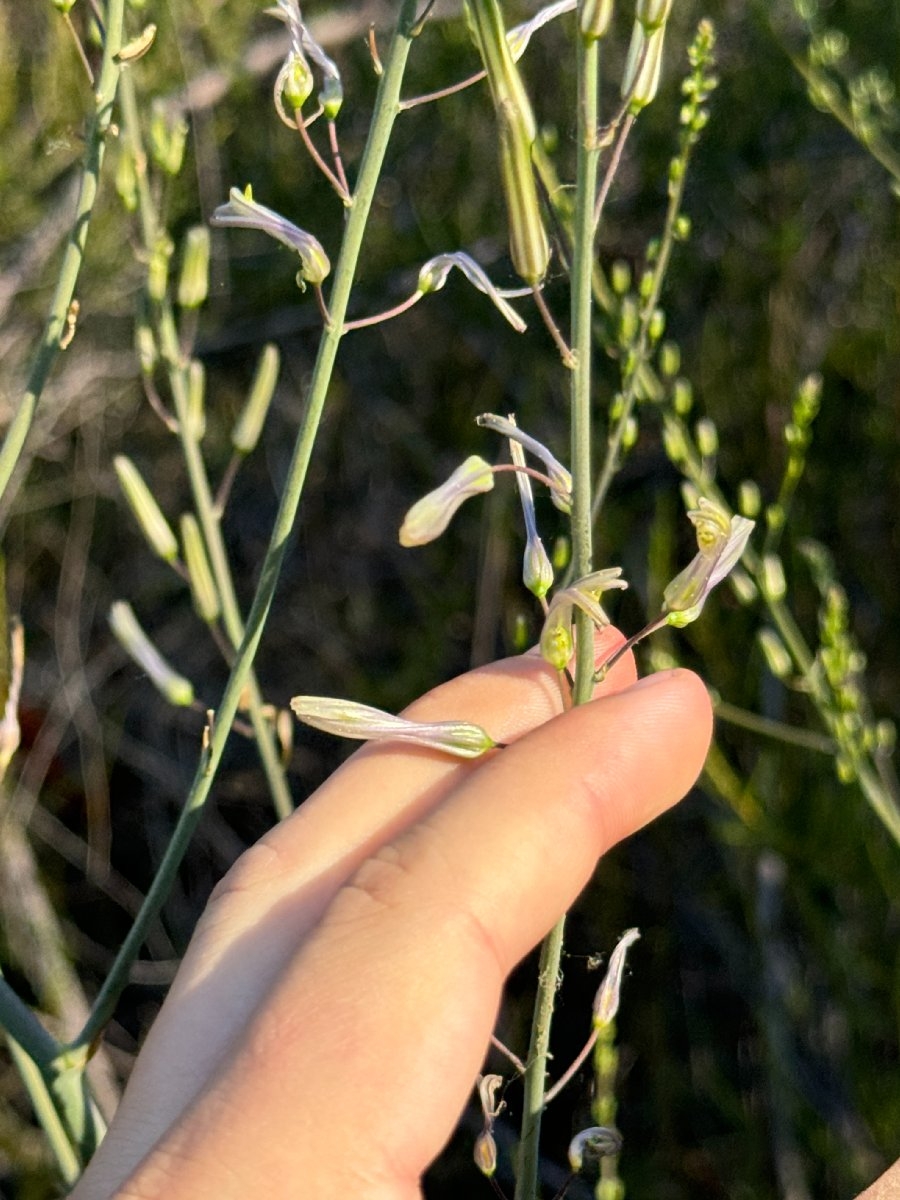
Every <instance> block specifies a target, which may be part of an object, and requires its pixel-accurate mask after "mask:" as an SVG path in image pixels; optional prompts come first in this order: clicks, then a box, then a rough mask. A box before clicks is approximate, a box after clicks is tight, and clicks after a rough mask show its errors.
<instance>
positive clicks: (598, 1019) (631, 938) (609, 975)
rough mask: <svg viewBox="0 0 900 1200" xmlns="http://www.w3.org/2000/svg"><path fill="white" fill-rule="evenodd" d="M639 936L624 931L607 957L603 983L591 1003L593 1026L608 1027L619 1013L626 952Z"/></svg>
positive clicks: (628, 930)
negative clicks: (607, 963)
mask: <svg viewBox="0 0 900 1200" xmlns="http://www.w3.org/2000/svg"><path fill="white" fill-rule="evenodd" d="M640 936H641V932H640V930H639V929H626V930H625V932H624V933H623V934H622V936H621V937H620V938H619V940H618V942H617V943H616V948H615V950H613V952H612V954H611V955H610V956H609V965H608V966H607V968H606V974H605V975H604V976H603V982H602V983H601V984H600V987H599V988H598V989H597V995H596V996H595V997H594V1003H593V1019H594V1025H595V1026H603V1025H608V1024H609V1023H610V1021H614V1020H615V1017H616V1013H617V1012H618V1011H619V996H620V994H621V991H622V975H623V974H624V971H625V959H626V957H627V955H628V951H629V950H630V949H631V947H632V946H633V945H634V943H635V942H636V941H637V940H638V938H639V937H640Z"/></svg>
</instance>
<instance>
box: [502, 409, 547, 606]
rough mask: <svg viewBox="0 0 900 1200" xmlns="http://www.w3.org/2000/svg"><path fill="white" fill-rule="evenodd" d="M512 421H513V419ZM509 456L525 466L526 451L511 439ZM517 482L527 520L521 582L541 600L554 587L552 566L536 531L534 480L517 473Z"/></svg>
mask: <svg viewBox="0 0 900 1200" xmlns="http://www.w3.org/2000/svg"><path fill="white" fill-rule="evenodd" d="M510 420H513V418H512V417H510ZM509 453H510V456H511V457H512V460H513V464H514V466H517V467H524V466H525V451H524V450H523V449H522V447H521V446H520V445H519V443H518V442H514V441H512V440H510V443H509ZM516 483H517V484H518V486H519V500H520V502H521V504H522V516H523V518H524V520H525V554H524V557H523V559H522V582H523V583H524V584H525V586H526V587H527V588H528V590H529V592H532V593H533V594H534V595H535V596H537V598H538V599H539V600H540V599H541V598H542V597H544V596H546V595H547V593H548V592H549V591H550V589H551V587H553V564H552V563H551V562H550V556H549V555H548V554H547V551H546V550H545V549H544V543H543V541H542V540H541V537H540V535H539V534H538V530H537V520H536V518H535V513H534V497H533V495H532V493H531V480H530V479H529V478H528V476H527V475H526V474H525V473H524V471H516Z"/></svg>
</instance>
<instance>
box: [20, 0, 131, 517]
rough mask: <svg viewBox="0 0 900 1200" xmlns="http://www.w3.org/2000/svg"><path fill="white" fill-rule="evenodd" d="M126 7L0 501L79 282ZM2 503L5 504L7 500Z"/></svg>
mask: <svg viewBox="0 0 900 1200" xmlns="http://www.w3.org/2000/svg"><path fill="white" fill-rule="evenodd" d="M124 9H125V0H109V3H108V4H107V6H106V14H105V23H104V31H105V32H104V38H103V61H102V63H101V66H100V73H99V77H98V79H97V86H96V88H95V91H94V112H93V116H92V118H91V122H90V126H89V128H88V132H87V136H86V138H85V152H84V166H83V168H82V176H81V187H80V189H79V193H78V202H77V205H76V209H75V219H74V221H73V222H72V232H71V233H70V234H69V240H68V242H67V243H66V248H65V251H64V253H63V260H62V264H61V266H60V270H59V276H58V278H57V281H56V288H55V289H54V292H53V298H52V300H51V301H50V311H49V313H48V315H47V320H46V323H45V325H44V333H43V337H42V339H41V344H40V346H39V348H38V351H37V354H36V355H35V358H34V362H33V363H32V366H31V372H30V374H29V377H28V382H27V384H26V386H25V392H24V394H23V396H22V398H21V400H20V401H19V403H18V405H17V406H16V410H15V416H14V417H13V419H12V421H11V422H10V424H9V428H8V429H7V431H6V436H5V437H4V439H3V446H2V448H0V500H5V499H6V492H7V489H8V487H9V482H10V479H11V477H12V473H13V471H14V470H15V468H16V464H17V463H18V461H19V456H20V455H21V453H22V447H23V446H24V445H25V439H26V437H27V436H28V431H29V430H30V429H31V426H32V423H33V421H34V414H35V412H36V410H37V406H38V401H39V400H40V397H41V394H42V392H43V390H44V387H45V385H46V383H47V380H48V379H49V377H50V372H51V371H52V369H53V364H54V363H55V362H56V356H57V354H58V353H59V351H60V348H61V342H62V338H63V335H64V333H65V331H66V319H67V317H68V316H69V313H70V306H71V304H72V300H73V297H74V295H75V285H76V284H77V282H78V275H79V272H80V271H81V264H82V262H83V261H84V252H85V246H86V244H87V235H88V229H89V227H90V224H91V217H92V215H93V211H94V202H95V200H96V198H97V191H98V188H99V186H100V171H101V168H102V166H103V155H104V151H105V149H106V139H107V135H108V133H109V127H110V124H111V122H112V114H113V105H114V103H115V99H116V89H117V87H118V83H119V76H120V73H121V70H122V68H121V64H120V63H119V61H118V54H119V51H120V50H121V48H122V25H123V14H124ZM4 507H6V506H5V505H4Z"/></svg>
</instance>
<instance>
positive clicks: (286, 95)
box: [267, 0, 344, 129]
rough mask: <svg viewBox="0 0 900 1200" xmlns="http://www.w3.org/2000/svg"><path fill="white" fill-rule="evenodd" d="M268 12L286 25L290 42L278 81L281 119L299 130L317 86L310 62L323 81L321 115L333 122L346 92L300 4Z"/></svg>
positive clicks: (281, 3) (290, 2) (283, 2)
mask: <svg viewBox="0 0 900 1200" xmlns="http://www.w3.org/2000/svg"><path fill="white" fill-rule="evenodd" d="M267 11H268V12H269V13H271V15H272V16H274V17H279V18H280V19H281V20H282V21H284V22H285V24H286V25H287V27H288V33H289V35H290V41H291V49H290V52H289V53H288V56H287V58H286V59H285V60H284V63H283V64H282V67H281V70H280V71H279V72H278V75H277V76H276V78H275V109H276V111H277V112H278V115H279V117H280V118H281V120H282V121H284V123H285V125H288V126H290V128H291V129H295V128H296V114H299V112H300V110H301V109H302V108H303V105H304V104H305V103H306V101H307V100H308V99H309V97H310V96H311V94H312V90H313V87H314V86H315V79H314V76H313V70H312V67H311V66H310V59H311V60H312V62H313V63H314V64H315V65H316V67H317V68H318V70H319V73H320V74H321V77H322V85H321V87H320V89H319V94H318V97H317V99H318V102H319V113H323V114H324V115H325V117H326V119H327V120H329V121H333V120H334V119H335V118H336V117H337V115H338V113H339V112H340V109H341V105H342V104H343V101H344V88H343V84H342V83H341V75H340V72H339V71H338V69H337V66H336V64H335V63H334V61H333V60H332V59H331V58H329V56H328V55H327V54H326V53H325V51H324V50H323V49H322V47H321V46H320V45H319V43H318V42H317V41H316V39H315V38H314V37H313V35H312V34H311V33H310V31H309V26H308V25H307V24H306V23H305V21H304V20H303V17H302V15H301V13H300V5H299V4H298V3H297V0H278V6H277V7H276V8H270V9H268V10H267ZM285 105H287V108H289V109H290V110H291V112H292V113H294V114H295V116H294V118H293V119H292V118H291V117H290V116H289V115H288V113H287V111H286V109H285ZM316 115H318V113H317V114H316Z"/></svg>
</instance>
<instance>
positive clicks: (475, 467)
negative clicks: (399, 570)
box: [400, 454, 494, 546]
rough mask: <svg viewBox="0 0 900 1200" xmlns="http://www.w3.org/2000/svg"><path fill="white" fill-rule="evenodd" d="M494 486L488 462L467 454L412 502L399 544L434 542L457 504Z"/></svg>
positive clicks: (412, 544)
mask: <svg viewBox="0 0 900 1200" xmlns="http://www.w3.org/2000/svg"><path fill="white" fill-rule="evenodd" d="M493 486H494V472H493V470H492V468H491V464H490V463H488V462H485V460H484V459H483V458H479V457H478V455H476V454H473V455H470V457H469V458H467V459H466V460H465V462H464V463H461V464H460V466H458V467H457V468H456V470H455V471H454V472H453V474H452V475H451V476H450V478H449V479H447V480H446V481H445V482H444V483H442V484H441V486H440V487H437V488H435V489H434V491H432V492H429V493H428V495H427V496H423V497H422V499H421V500H418V501H416V503H415V504H414V505H413V506H412V508H411V509H410V510H409V512H408V513H407V514H406V516H405V517H404V519H403V524H402V525H401V527H400V545H401V546H424V545H425V544H426V543H427V542H433V541H434V539H435V538H437V537H440V535H441V534H442V533H443V532H444V530H445V529H446V528H447V526H448V525H449V524H450V522H451V520H452V519H453V517H454V516H455V515H456V510H457V509H458V508H459V507H460V505H462V504H463V503H464V502H465V501H466V500H468V499H469V497H470V496H475V495H477V494H478V493H480V492H489V491H490V490H491V488H492V487H493Z"/></svg>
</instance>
